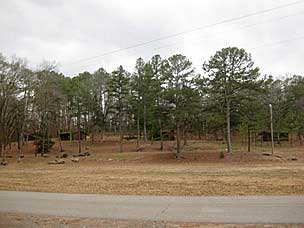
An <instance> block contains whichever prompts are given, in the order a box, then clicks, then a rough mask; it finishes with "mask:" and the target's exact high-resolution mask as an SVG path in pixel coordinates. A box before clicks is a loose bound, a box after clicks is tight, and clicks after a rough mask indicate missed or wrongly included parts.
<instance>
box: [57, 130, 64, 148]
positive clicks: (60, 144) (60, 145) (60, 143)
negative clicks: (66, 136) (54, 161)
mask: <svg viewBox="0 0 304 228" xmlns="http://www.w3.org/2000/svg"><path fill="white" fill-rule="evenodd" d="M58 140H59V152H63V148H62V142H61V138H60V130H58Z"/></svg>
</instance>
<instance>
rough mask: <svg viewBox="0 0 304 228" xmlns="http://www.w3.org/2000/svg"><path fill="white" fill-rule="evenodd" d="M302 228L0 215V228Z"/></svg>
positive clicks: (299, 227)
mask: <svg viewBox="0 0 304 228" xmlns="http://www.w3.org/2000/svg"><path fill="white" fill-rule="evenodd" d="M15 227H31V228H40V227H44V228H51V227H61V228H79V227H87V228H93V227H94V228H130V227H132V228H143V227H145V228H173V227H174V228H266V227H267V228H303V227H304V225H303V224H268V225H267V224H199V223H182V222H174V223H173V222H156V221H135V220H110V219H97V218H73V217H59V216H44V215H39V216H38V215H32V214H21V213H0V228H15Z"/></svg>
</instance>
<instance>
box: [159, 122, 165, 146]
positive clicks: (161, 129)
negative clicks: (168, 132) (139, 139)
mask: <svg viewBox="0 0 304 228" xmlns="http://www.w3.org/2000/svg"><path fill="white" fill-rule="evenodd" d="M158 124H159V137H160V150H161V151H163V150H164V142H163V128H162V121H161V118H158Z"/></svg>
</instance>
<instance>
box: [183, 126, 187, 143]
mask: <svg viewBox="0 0 304 228" xmlns="http://www.w3.org/2000/svg"><path fill="white" fill-rule="evenodd" d="M183 138H184V146H186V145H187V144H188V142H187V131H186V124H184V129H183Z"/></svg>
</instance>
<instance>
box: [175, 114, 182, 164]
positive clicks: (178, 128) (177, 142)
mask: <svg viewBox="0 0 304 228" xmlns="http://www.w3.org/2000/svg"><path fill="white" fill-rule="evenodd" d="M176 158H177V159H180V158H181V149H180V126H179V120H177V121H176Z"/></svg>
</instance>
